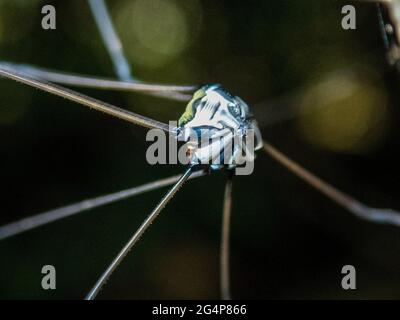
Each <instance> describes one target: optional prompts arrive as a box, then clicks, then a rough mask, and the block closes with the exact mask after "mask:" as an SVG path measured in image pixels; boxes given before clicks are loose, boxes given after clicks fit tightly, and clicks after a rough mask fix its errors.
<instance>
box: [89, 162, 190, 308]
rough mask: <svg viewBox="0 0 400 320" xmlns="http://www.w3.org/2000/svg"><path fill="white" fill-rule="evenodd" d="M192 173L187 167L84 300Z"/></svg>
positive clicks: (92, 292) (92, 295)
mask: <svg viewBox="0 0 400 320" xmlns="http://www.w3.org/2000/svg"><path fill="white" fill-rule="evenodd" d="M192 171H193V167H192V166H191V167H189V168H188V169H187V170H186V172H185V173H184V174H183V175H182V176H181V178H180V179H179V180H178V182H176V183H175V185H174V186H173V187H172V188H171V189H170V190H169V191H168V193H167V194H166V195H165V196H164V197H163V198H162V199H161V201H160V203H159V204H158V205H157V206H156V207H155V208H154V209H153V211H152V212H151V213H150V215H149V216H148V217H147V218H146V220H145V221H144V222H143V223H142V225H141V226H140V227H139V229H138V230H137V231H136V232H135V234H134V235H133V236H132V238H131V239H130V240H129V241H128V243H127V244H126V245H125V246H124V247H123V248H122V250H121V251H120V252H119V253H118V255H117V256H116V257H115V258H114V260H113V261H112V262H111V264H110V265H109V266H108V268H107V269H106V271H104V273H103V274H102V275H101V277H100V278H99V280H97V282H96V284H95V285H94V287H93V288H92V289H91V290H90V292H89V293H88V294H87V296H86V297H85V300H93V299H94V298H96V296H97V294H98V293H99V291H100V290H101V288H102V286H103V285H104V283H105V282H106V281H107V279H108V278H109V277H110V276H111V274H112V273H113V271H114V270H115V269H116V268H117V267H118V265H119V264H120V263H121V261H122V260H123V259H124V257H125V256H126V255H127V254H128V252H129V250H130V249H131V248H132V247H133V246H134V245H135V244H136V242H137V241H138V240H139V238H140V237H141V236H142V234H143V233H144V232H145V231H146V230H147V228H148V227H149V226H150V225H151V223H152V222H153V221H154V220H155V219H156V218H157V216H158V215H159V214H160V212H161V210H162V209H163V208H164V207H165V205H166V204H167V203H168V202H169V201H170V200H171V199H172V197H173V196H174V195H175V193H176V192H177V191H178V190H179V188H180V187H182V185H183V184H184V183H185V181H186V180H187V179H188V178H189V176H190V175H191V173H192Z"/></svg>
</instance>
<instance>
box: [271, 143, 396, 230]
mask: <svg viewBox="0 0 400 320" xmlns="http://www.w3.org/2000/svg"><path fill="white" fill-rule="evenodd" d="M263 149H264V151H265V152H266V153H267V154H268V155H269V156H271V157H272V158H273V159H274V160H276V161H277V162H278V163H279V164H281V165H282V166H284V167H285V168H286V169H288V170H289V171H290V172H292V173H294V174H295V175H296V176H298V177H299V178H300V179H302V180H303V181H305V182H306V183H308V184H309V185H311V186H312V187H314V188H315V189H316V190H318V191H319V192H321V193H323V194H324V195H326V196H327V197H328V198H330V199H331V200H332V201H334V202H336V203H337V204H338V205H340V206H342V207H343V208H345V209H346V210H348V211H349V212H351V213H352V214H354V215H356V216H357V217H359V218H361V219H365V220H369V221H373V222H376V223H386V224H392V225H395V226H400V212H398V211H396V210H393V209H381V208H371V207H369V206H367V205H365V204H363V203H362V202H360V201H358V200H356V199H354V198H353V197H351V196H349V195H348V194H346V193H344V192H342V191H340V190H338V189H336V188H335V187H333V186H332V185H330V184H329V183H327V182H325V181H323V180H322V179H320V178H318V177H317V176H315V175H314V174H312V173H311V172H310V171H308V170H307V169H305V168H303V167H301V166H300V165H299V164H298V163H296V162H295V161H293V160H291V159H290V158H288V157H287V156H285V155H284V154H283V153H282V152H280V151H279V150H277V149H276V148H274V147H273V146H272V145H271V144H269V143H268V142H266V141H264V147H263Z"/></svg>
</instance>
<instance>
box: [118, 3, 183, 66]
mask: <svg viewBox="0 0 400 320" xmlns="http://www.w3.org/2000/svg"><path fill="white" fill-rule="evenodd" d="M116 25H117V28H118V31H119V33H120V34H121V38H122V39H123V42H124V47H125V50H126V52H127V54H128V56H129V57H130V61H132V64H133V65H135V64H136V65H137V64H140V65H144V66H147V67H158V66H160V65H163V64H165V63H167V62H168V61H170V60H171V59H173V58H175V57H176V56H178V55H179V54H180V53H181V52H182V51H183V50H184V49H185V48H186V47H187V46H188V45H189V42H190V41H189V36H188V21H187V18H186V14H185V11H184V9H183V8H182V7H180V6H179V5H178V4H177V2H175V1H161V0H137V1H134V2H124V3H123V5H121V6H120V7H118V8H117V15H116Z"/></svg>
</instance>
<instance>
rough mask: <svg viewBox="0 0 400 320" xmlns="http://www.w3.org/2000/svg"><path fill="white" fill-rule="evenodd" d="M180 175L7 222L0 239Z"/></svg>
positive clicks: (160, 185) (164, 183) (0, 230)
mask: <svg viewBox="0 0 400 320" xmlns="http://www.w3.org/2000/svg"><path fill="white" fill-rule="evenodd" d="M205 174H206V173H205V171H203V170H201V171H196V172H193V173H192V175H191V176H190V177H189V179H194V178H199V177H202V176H204V175H205ZM180 177H181V175H175V176H172V177H169V178H164V179H160V180H156V181H153V182H150V183H146V184H143V185H141V186H136V187H133V188H130V189H125V190H121V191H118V192H114V193H111V194H107V195H103V196H99V197H96V198H92V199H86V200H83V201H79V202H76V203H73V204H70V205H67V206H64V207H60V208H56V209H53V210H50V211H46V212H42V213H39V214H36V215H34V216H30V217H27V218H24V219H21V220H18V221H14V222H11V223H9V224H6V225H3V226H0V240H4V239H7V238H9V237H12V236H14V235H17V234H20V233H23V232H25V231H29V230H32V229H35V228H38V227H40V226H43V225H46V224H48V223H51V222H54V221H58V220H61V219H63V218H67V217H70V216H72V215H75V214H78V213H81V212H84V211H88V210H91V209H94V208H98V207H101V206H104V205H107V204H110V203H113V202H117V201H120V200H124V199H127V198H130V197H134V196H137V195H139V194H143V193H146V192H149V191H153V190H157V189H159V188H163V187H166V186H169V185H171V184H174V183H176V182H177V181H178V180H179V178H180Z"/></svg>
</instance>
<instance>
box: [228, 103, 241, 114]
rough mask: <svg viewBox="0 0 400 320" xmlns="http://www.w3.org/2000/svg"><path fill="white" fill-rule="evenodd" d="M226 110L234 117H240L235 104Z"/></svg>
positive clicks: (238, 109) (238, 108)
mask: <svg viewBox="0 0 400 320" xmlns="http://www.w3.org/2000/svg"><path fill="white" fill-rule="evenodd" d="M228 109H229V112H230V113H231V114H232V115H233V116H234V117H240V114H241V112H240V107H239V106H238V105H237V104H233V105H232V104H231V105H229V107H228Z"/></svg>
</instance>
